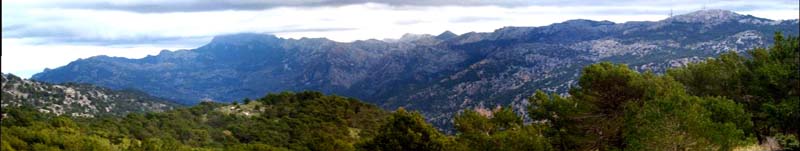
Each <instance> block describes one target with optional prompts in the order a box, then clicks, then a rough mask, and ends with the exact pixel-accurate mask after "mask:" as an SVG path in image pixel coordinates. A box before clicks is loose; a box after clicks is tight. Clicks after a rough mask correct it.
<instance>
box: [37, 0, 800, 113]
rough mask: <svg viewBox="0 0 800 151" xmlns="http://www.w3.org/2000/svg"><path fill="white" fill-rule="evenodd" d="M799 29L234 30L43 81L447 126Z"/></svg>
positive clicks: (91, 63) (49, 74) (693, 17)
mask: <svg viewBox="0 0 800 151" xmlns="http://www.w3.org/2000/svg"><path fill="white" fill-rule="evenodd" d="M797 27H798V20H785V21H774V20H769V19H764V18H758V17H754V16H749V15H741V14H736V13H734V12H731V11H725V10H701V11H697V12H692V13H689V14H683V15H677V16H674V17H671V18H667V19H664V20H661V21H655V22H649V21H647V22H626V23H613V22H609V21H592V20H569V21H566V22H563V23H556V24H552V25H548V26H541V27H505V28H501V29H497V30H495V31H494V32H488V33H474V32H472V33H465V34H462V35H456V36H454V35H453V34H452V33H449V32H445V33H443V34H441V35H437V36H434V35H413V34H408V35H406V36H404V37H402V38H400V39H397V40H385V41H381V40H363V41H355V42H351V43H342V42H335V41H331V40H328V39H324V38H302V39H283V38H278V37H275V36H273V35H265V34H234V35H222V36H217V37H215V38H214V39H213V40H212V41H211V42H209V43H208V44H206V45H204V46H202V47H199V48H196V49H191V50H177V51H162V52H161V53H160V54H158V55H155V56H148V57H145V58H142V59H128V58H118V57H108V56H97V57H92V58H88V59H81V60H76V61H74V62H71V63H70V64H68V65H65V66H63V67H59V68H56V69H50V70H45V71H44V72H42V73H38V74H36V75H34V76H33V77H32V78H33V79H35V80H41V81H46V82H52V83H64V82H80V83H91V84H96V85H99V86H105V87H109V88H113V89H127V88H131V89H137V90H141V91H143V92H146V93H149V94H151V95H153V96H158V97H163V98H167V99H170V100H177V101H180V102H181V103H183V104H197V103H198V102H200V101H201V100H207V99H210V100H214V101H219V102H230V101H233V100H241V99H243V98H248V97H249V98H256V97H260V96H261V95H263V94H265V93H269V92H281V91H303V90H316V91H321V92H323V93H326V94H337V95H342V96H349V97H355V98H359V99H362V100H365V101H366V102H370V103H374V104H376V105H378V106H380V107H383V108H386V109H395V108H398V107H405V108H406V109H409V110H418V111H421V112H422V114H423V115H425V116H426V117H428V118H429V120H432V121H434V122H435V123H436V125H437V126H440V127H449V126H443V125H445V124H448V123H450V119H451V117H452V116H453V115H454V114H455V113H457V111H459V110H463V109H473V108H494V107H496V106H504V105H507V104H512V105H513V106H514V108H516V109H522V110H524V106H526V104H527V102H526V101H525V98H527V97H528V95H530V94H533V93H534V92H535V90H537V89H542V90H545V91H547V92H557V93H561V94H566V92H567V91H568V89H569V88H571V87H572V86H575V85H576V84H577V83H576V82H577V81H576V80H577V78H578V77H579V74H580V69H581V68H582V67H584V66H586V65H589V64H592V63H596V62H602V61H609V62H613V63H625V64H629V65H630V67H631V68H633V69H635V70H637V71H644V70H654V71H656V72H663V71H664V70H665V69H666V68H667V67H674V66H681V65H683V64H686V63H690V62H697V61H700V60H703V59H705V58H707V57H716V56H718V55H719V54H721V53H724V52H730V51H738V52H741V51H743V50H748V49H751V48H756V47H765V46H768V45H769V44H771V43H772V38H770V37H772V36H773V34H774V33H775V32H777V31H782V32H783V33H786V34H789V35H797V34H798V33H799V31H798V28H797ZM522 110H521V111H520V112H521V113H522V112H523V111H522Z"/></svg>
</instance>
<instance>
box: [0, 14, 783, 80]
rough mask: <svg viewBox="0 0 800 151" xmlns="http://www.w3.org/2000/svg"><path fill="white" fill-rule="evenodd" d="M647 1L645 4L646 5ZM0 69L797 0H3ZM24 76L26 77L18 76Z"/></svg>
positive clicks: (645, 17) (638, 17) (643, 17)
mask: <svg viewBox="0 0 800 151" xmlns="http://www.w3.org/2000/svg"><path fill="white" fill-rule="evenodd" d="M651 1H652V3H650V2H651ZM2 4H3V5H2V18H3V22H2V31H3V32H2V39H3V42H2V46H3V55H2V61H3V67H2V72H13V73H29V72H32V71H36V72H38V71H42V69H44V68H45V67H48V68H55V67H58V66H61V65H65V64H66V63H68V62H69V61H72V60H75V59H78V58H85V57H90V56H94V55H110V56H120V57H133V58H136V57H143V56H146V55H148V54H150V55H155V54H157V53H158V51H160V50H162V49H179V48H180V49H186V48H196V47H199V46H202V45H203V44H205V43H207V42H208V41H209V40H210V39H211V37H213V36H216V35H224V34H233V33H244V32H249V33H271V34H275V35H277V36H279V37H283V38H301V37H310V38H319V37H325V38H328V39H331V40H335V41H341V42H348V41H354V40H364V39H385V38H398V37H400V36H402V35H403V34H405V33H414V34H434V35H435V34H439V33H442V32H443V31H446V30H450V31H453V32H454V33H457V34H461V33H466V32H472V31H475V32H490V31H493V30H495V29H497V28H501V27H505V26H544V25H548V24H552V23H558V22H562V21H565V20H569V19H590V20H609V21H613V22H617V23H621V22H626V21H657V20H661V19H664V18H666V17H667V15H668V13H669V12H670V10H671V9H672V10H673V11H674V12H675V14H682V13H688V12H691V11H695V10H698V9H701V8H703V6H705V7H707V8H716V9H729V10H734V11H737V12H739V13H744V14H752V15H754V16H757V17H766V18H770V19H796V18H797V16H796V14H797V12H798V8H797V7H798V5H797V1H794V0H792V1H784V0H778V1H758V2H752V1H736V0H734V1H731V0H714V1H710V2H708V3H706V4H705V5H704V4H703V3H698V2H697V1H689V0H673V1H667V0H649V1H646V0H634V1H626V2H624V3H623V2H618V1H583V0H581V1H578V0H550V1H527V0H526V1H522V0H518V1H517V0H500V1H491V0H488V1H487V0H459V1H455V0H435V1H400V0H384V1H364V0H345V1H329V0H300V1H274V0H273V1H260V0H259V1H256V0H245V1H228V0H171V1H164V2H162V1H156V0H139V1H133V0H120V1H110V0H81V1H62V0H11V1H2ZM22 77H27V76H24V75H23V76H22Z"/></svg>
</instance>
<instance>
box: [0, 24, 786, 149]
mask: <svg viewBox="0 0 800 151" xmlns="http://www.w3.org/2000/svg"><path fill="white" fill-rule="evenodd" d="M774 39H775V40H776V42H775V43H774V44H773V46H772V47H770V48H766V49H764V48H762V49H753V50H749V51H748V54H747V56H745V55H743V54H739V53H736V52H728V53H724V54H723V55H721V56H719V58H716V59H707V60H703V61H702V62H698V63H689V64H688V65H687V66H685V67H679V68H671V69H669V70H668V72H667V73H666V74H654V73H653V72H638V71H635V70H633V69H632V68H630V67H629V66H627V65H625V64H613V63H610V62H601V63H596V64H592V65H588V66H586V67H584V68H582V70H581V76H580V77H579V79H578V86H577V87H575V88H572V89H571V90H570V92H569V93H570V95H569V96H561V95H559V94H556V93H551V94H547V93H545V92H543V91H537V92H536V93H535V94H533V95H532V96H530V97H528V98H527V99H526V100H527V101H528V102H529V105H527V106H525V108H527V109H528V110H526V112H527V115H528V116H527V117H525V116H521V115H519V114H517V112H519V111H520V110H518V109H513V108H512V107H511V106H504V107H498V108H495V109H491V110H465V111H464V112H460V113H457V116H455V118H454V120H453V128H454V129H455V131H456V132H455V134H453V135H447V134H443V133H441V132H440V131H438V130H437V129H436V128H434V127H433V126H432V125H431V124H430V123H428V122H426V120H425V119H424V117H423V116H422V115H421V114H419V113H418V112H414V111H407V110H405V109H403V108H400V109H397V110H395V111H394V112H392V113H389V112H386V111H383V110H381V109H380V108H378V107H377V106H374V105H370V104H366V103H363V102H360V101H358V100H357V99H352V98H344V97H339V96H330V95H329V96H326V95H323V94H322V93H319V92H300V93H292V92H284V93H280V94H269V95H267V96H265V97H263V98H260V99H256V100H249V99H245V100H243V101H242V103H240V102H238V101H234V102H233V103H231V104H220V103H214V102H202V103H199V104H198V105H196V106H193V107H190V108H182V109H176V110H171V111H167V112H160V113H145V114H138V113H133V114H128V115H127V116H125V117H120V116H109V117H101V118H81V117H72V118H70V117H68V116H54V115H53V114H45V113H41V112H38V111H36V110H33V109H31V108H26V107H22V108H17V107H7V108H4V109H3V110H2V112H1V113H0V115H3V117H2V118H0V121H1V122H0V132H1V133H0V134H1V135H0V137H2V139H0V149H2V150H148V151H161V150H169V151H175V150H237V151H239V150H323V151H329V150H330V151H351V150H368V151H374V150H386V151H394V150H397V151H405V150H413V151H485V150H501V151H502V150H542V151H551V150H646V151H651V150H655V151H661V150H664V151H667V150H742V149H750V150H760V151H761V150H798V149H800V141H798V137H797V136H799V135H798V132H800V131H798V128H800V122H798V121H800V112H798V110H799V109H800V95H798V94H799V92H800V74H796V73H798V72H800V68H798V67H800V45H798V44H800V38H798V37H787V38H784V37H782V36H780V35H778V36H776V37H775V38H774ZM748 56H749V57H748ZM525 120H531V121H534V122H525ZM759 144H770V145H768V146H759Z"/></svg>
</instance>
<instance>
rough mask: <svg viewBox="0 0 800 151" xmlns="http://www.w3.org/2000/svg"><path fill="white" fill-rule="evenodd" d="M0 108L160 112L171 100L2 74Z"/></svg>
mask: <svg viewBox="0 0 800 151" xmlns="http://www.w3.org/2000/svg"><path fill="white" fill-rule="evenodd" d="M1 80H2V87H3V92H2V101H0V102H1V103H0V104H1V105H2V107H3V108H4V109H5V108H11V107H21V106H29V107H33V108H35V110H37V111H40V112H43V113H52V114H55V115H69V116H76V117H96V116H102V115H126V114H128V113H143V112H162V111H166V110H171V109H174V108H177V107H179V106H180V105H177V104H175V103H172V102H169V101H167V100H164V99H160V98H157V97H153V96H150V95H148V94H146V93H144V92H139V91H133V90H127V91H125V90H111V89H108V88H102V87H97V86H92V85H88V84H74V83H67V84H49V83H42V82H37V81H31V80H27V79H22V78H19V77H17V76H14V75H12V74H2V79H1Z"/></svg>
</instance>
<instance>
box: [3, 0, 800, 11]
mask: <svg viewBox="0 0 800 151" xmlns="http://www.w3.org/2000/svg"><path fill="white" fill-rule="evenodd" d="M14 3H17V4H21V5H26V4H28V5H39V6H44V7H49V8H68V9H93V10H121V11H131V12H139V13H164V12H199V11H224V10H265V9H272V8H278V7H339V6H346V5H360V4H366V3H379V4H386V5H390V6H397V7H419V6H422V7H425V6H434V7H440V6H499V7H509V8H513V7H528V6H550V7H574V6H662V7H664V6H672V5H680V4H696V5H708V6H712V5H726V4H736V3H739V4H743V3H753V4H755V5H754V6H755V7H741V9H754V8H759V9H761V8H774V7H785V6H794V8H797V6H798V2H797V1H796V0H772V1H758V2H754V1H751V0H703V1H697V0H626V1H619V0H591V1H587V0H536V1H531V0H170V1H158V0H82V1H69V0H25V1H20V0H18V1H14ZM737 10H738V9H737ZM739 11H748V10H739Z"/></svg>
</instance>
